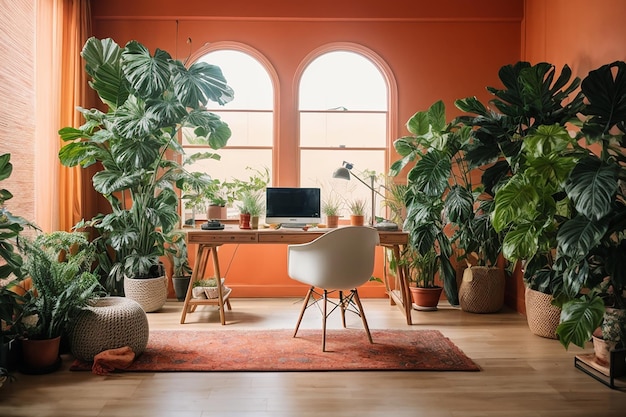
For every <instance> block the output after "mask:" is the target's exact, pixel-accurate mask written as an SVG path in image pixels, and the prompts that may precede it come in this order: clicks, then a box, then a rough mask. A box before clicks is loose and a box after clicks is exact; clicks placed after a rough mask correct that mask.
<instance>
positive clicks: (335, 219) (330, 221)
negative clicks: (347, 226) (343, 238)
mask: <svg viewBox="0 0 626 417" xmlns="http://www.w3.org/2000/svg"><path fill="white" fill-rule="evenodd" d="M338 226H339V216H326V227H328V228H330V229H336V228H337V227H338Z"/></svg>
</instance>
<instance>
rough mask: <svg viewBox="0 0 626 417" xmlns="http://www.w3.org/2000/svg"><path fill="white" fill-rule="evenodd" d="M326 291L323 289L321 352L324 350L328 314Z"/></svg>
mask: <svg viewBox="0 0 626 417" xmlns="http://www.w3.org/2000/svg"><path fill="white" fill-rule="evenodd" d="M327 306H328V291H327V290H326V289H324V315H323V318H322V352H326V316H327V315H328V307H327Z"/></svg>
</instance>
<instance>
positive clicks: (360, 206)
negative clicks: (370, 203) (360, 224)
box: [348, 198, 367, 216]
mask: <svg viewBox="0 0 626 417" xmlns="http://www.w3.org/2000/svg"><path fill="white" fill-rule="evenodd" d="M366 207H367V202H366V201H365V200H362V199H359V198H357V199H354V200H352V201H348V210H350V214H353V215H355V216H363V215H365V208H366Z"/></svg>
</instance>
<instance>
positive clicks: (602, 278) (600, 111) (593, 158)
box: [557, 61, 626, 348]
mask: <svg viewBox="0 0 626 417" xmlns="http://www.w3.org/2000/svg"><path fill="white" fill-rule="evenodd" d="M581 90H582V93H583V94H584V96H585V97H586V99H587V101H588V104H587V105H586V106H585V108H584V109H583V111H582V113H583V114H584V115H585V116H586V117H585V119H584V120H583V125H582V129H581V131H582V136H584V137H585V138H586V139H587V142H588V143H590V144H596V145H597V147H599V149H600V151H599V154H596V153H594V152H593V149H587V150H586V152H585V154H584V156H583V157H581V158H579V159H578V160H577V162H576V165H575V166H574V168H573V169H572V171H571V174H570V176H569V178H568V179H567V182H566V183H565V192H566V193H567V197H568V198H569V199H570V200H571V201H572V203H573V205H574V207H575V210H576V215H575V216H574V217H573V218H571V219H569V220H568V221H566V222H565V223H564V224H563V226H562V227H561V228H560V230H559V232H558V235H557V243H558V252H557V253H558V258H557V266H558V271H559V273H560V274H562V276H563V291H562V294H561V297H559V301H560V302H561V303H562V306H563V311H564V312H567V314H565V313H564V315H563V316H562V318H561V325H560V326H559V329H558V330H557V334H558V335H559V338H560V341H561V343H562V344H563V345H564V346H565V347H566V348H567V347H568V346H569V344H570V343H574V344H576V345H578V346H583V345H584V343H585V342H586V341H587V340H589V338H590V337H591V334H592V333H593V331H594V330H595V329H596V328H597V327H598V326H599V324H600V323H601V322H602V315H603V313H604V310H605V308H604V307H605V305H610V306H613V307H615V308H619V309H624V308H626V260H625V259H624V253H626V187H625V186H624V181H625V180H626V140H625V137H626V63H625V62H621V61H618V62H613V63H611V64H607V65H603V66H601V67H600V68H598V69H596V70H593V71H590V72H589V74H588V75H587V77H585V79H584V80H583V81H582V83H581ZM624 327H626V326H625V325H624V323H621V328H622V329H623V328H624ZM603 333H604V332H603ZM604 336H605V338H606V339H607V340H615V339H610V336H611V335H610V334H609V333H608V332H607V333H605V334H604ZM624 336H625V335H622V336H621V337H620V338H619V339H618V340H621V341H622V343H623V340H624Z"/></svg>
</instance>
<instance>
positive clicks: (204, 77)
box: [172, 62, 235, 109]
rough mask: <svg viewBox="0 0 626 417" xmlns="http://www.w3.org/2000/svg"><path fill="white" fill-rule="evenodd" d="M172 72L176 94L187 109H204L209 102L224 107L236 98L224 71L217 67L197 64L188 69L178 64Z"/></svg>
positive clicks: (204, 63)
mask: <svg viewBox="0 0 626 417" xmlns="http://www.w3.org/2000/svg"><path fill="white" fill-rule="evenodd" d="M172 71H173V73H174V93H175V94H176V97H178V99H179V100H180V101H181V103H183V104H184V105H185V106H187V107H191V108H192V109H197V108H199V107H204V106H206V104H207V102H208V101H209V100H211V101H214V102H216V103H218V104H220V105H224V104H227V103H229V102H231V101H232V100H233V98H234V97H235V95H234V92H233V90H232V88H230V87H229V86H228V84H226V78H224V75H223V74H222V70H221V69H220V68H219V67H217V66H215V65H210V64H208V63H206V62H196V63H194V64H193V65H191V66H190V67H189V69H186V68H185V67H184V65H182V64H181V63H179V62H177V63H176V64H175V66H174V67H173V69H172Z"/></svg>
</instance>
